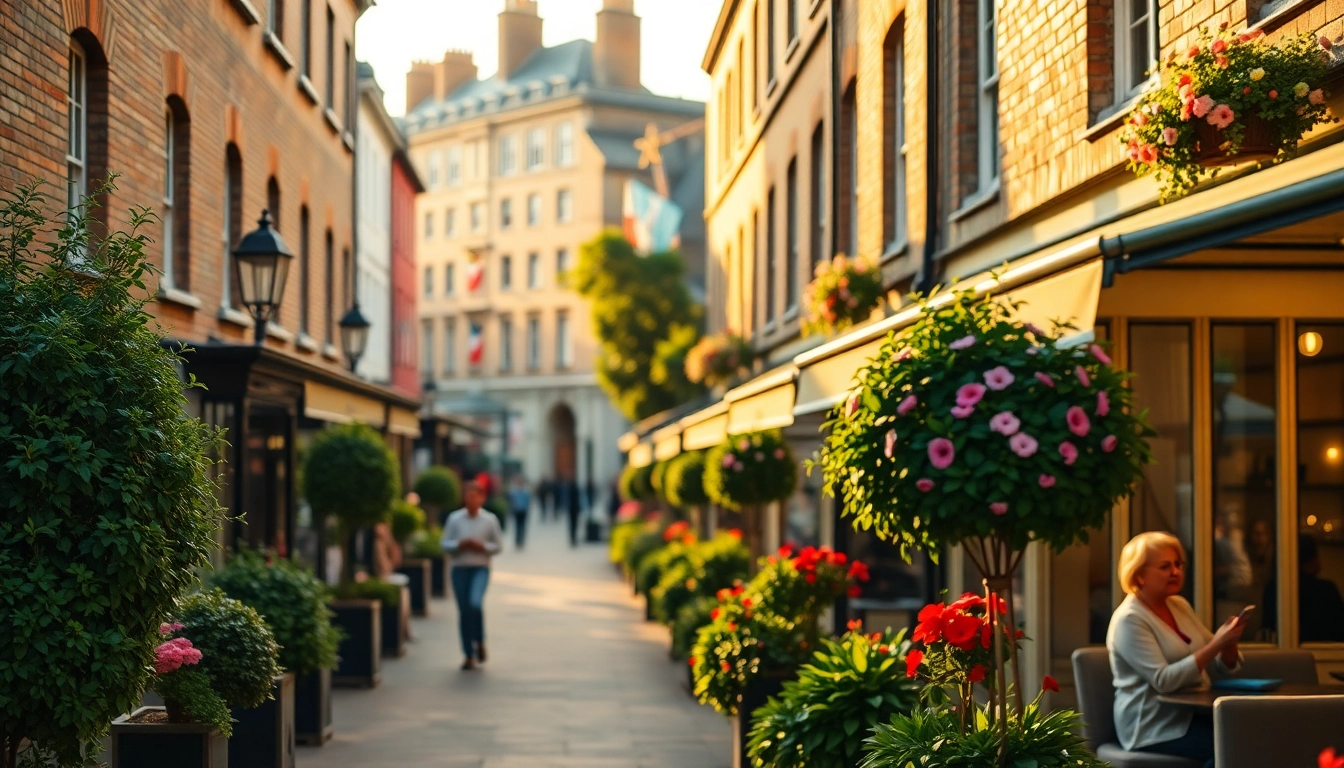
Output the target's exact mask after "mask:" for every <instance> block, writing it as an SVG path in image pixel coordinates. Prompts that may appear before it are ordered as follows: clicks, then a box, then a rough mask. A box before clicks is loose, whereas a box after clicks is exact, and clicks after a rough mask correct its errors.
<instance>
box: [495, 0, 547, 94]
mask: <svg viewBox="0 0 1344 768" xmlns="http://www.w3.org/2000/svg"><path fill="white" fill-rule="evenodd" d="M538 48H541V17H540V16H538V15H537V0H504V11H503V13H500V14H499V72H498V75H499V77H500V79H501V80H508V79H509V78H510V77H512V76H513V75H514V73H516V72H517V71H518V69H519V68H520V67H522V65H523V62H525V61H527V58H528V57H529V56H531V55H532V54H533V53H534V52H536V50H537V49H538Z"/></svg>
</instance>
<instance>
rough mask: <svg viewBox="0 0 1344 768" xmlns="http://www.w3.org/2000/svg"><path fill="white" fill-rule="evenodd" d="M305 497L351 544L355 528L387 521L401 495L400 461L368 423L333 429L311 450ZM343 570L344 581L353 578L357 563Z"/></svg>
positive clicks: (306, 466) (319, 437) (305, 469)
mask: <svg viewBox="0 0 1344 768" xmlns="http://www.w3.org/2000/svg"><path fill="white" fill-rule="evenodd" d="M303 492H304V495H305V496H306V497H307V499H308V503H309V504H311V505H312V508H313V512H314V513H315V514H317V515H318V516H319V517H328V516H332V517H335V518H336V519H337V520H338V521H339V523H340V526H339V528H338V530H339V531H340V539H341V541H343V542H347V543H348V541H349V539H350V537H351V536H353V535H354V532H355V530H356V529H358V528H361V527H363V526H366V525H373V524H374V523H379V522H383V521H384V520H386V519H387V516H388V513H389V511H390V510H391V509H392V502H393V501H394V500H395V499H396V498H397V497H398V496H400V495H401V475H400V472H399V471H398V469H397V459H396V456H394V455H393V453H392V451H391V449H389V448H388V447H387V444H386V443H384V442H383V438H382V436H381V435H379V434H378V433H377V432H376V431H374V429H373V428H372V427H370V426H368V425H366V424H342V425H340V426H335V427H330V428H328V429H325V430H323V431H322V432H319V433H318V435H317V437H315V438H313V443H312V445H311V446H309V448H308V457H307V459H305V461H304V465H303ZM346 560H347V561H348V560H349V558H346ZM342 569H343V573H342V575H341V580H342V581H349V580H350V579H352V578H353V577H354V570H353V563H350V562H346V563H345V564H344V565H343V566H342Z"/></svg>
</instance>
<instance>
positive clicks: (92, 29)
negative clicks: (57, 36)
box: [61, 0, 117, 64]
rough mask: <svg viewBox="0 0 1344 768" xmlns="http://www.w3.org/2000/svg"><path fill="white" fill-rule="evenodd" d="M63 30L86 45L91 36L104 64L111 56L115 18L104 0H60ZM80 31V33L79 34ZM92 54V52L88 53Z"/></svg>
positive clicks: (115, 31)
mask: <svg viewBox="0 0 1344 768" xmlns="http://www.w3.org/2000/svg"><path fill="white" fill-rule="evenodd" d="M61 10H62V12H63V14H64V16H65V31H66V32H68V33H70V35H71V36H72V37H76V39H78V40H79V43H80V44H81V45H84V46H86V48H87V47H88V44H89V43H88V40H86V39H83V38H86V37H87V38H92V39H93V40H94V41H95V42H96V44H97V48H98V49H99V52H100V54H101V55H102V56H103V62H102V63H104V64H106V63H107V62H108V61H110V60H111V59H112V58H113V52H114V51H115V49H116V40H117V18H116V16H115V15H113V13H112V9H111V8H110V7H109V3H108V2H107V1H106V0H62V2H61ZM81 33H82V34H81ZM89 55H90V56H92V55H93V54H92V52H90V54H89Z"/></svg>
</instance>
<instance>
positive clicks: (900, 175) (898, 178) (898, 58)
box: [891, 42, 908, 245]
mask: <svg viewBox="0 0 1344 768" xmlns="http://www.w3.org/2000/svg"><path fill="white" fill-rule="evenodd" d="M892 60H893V61H892V69H893V71H892V75H891V76H892V87H893V89H894V90H893V93H892V96H893V98H892V101H893V102H895V103H894V105H893V109H894V110H895V114H894V115H893V116H892V120H893V122H892V126H893V128H894V130H893V131H892V134H893V135H892V152H893V153H894V155H893V156H894V157H895V166H894V168H893V169H892V170H893V173H892V184H891V186H892V189H891V202H892V205H893V206H894V210H893V211H892V213H893V214H894V216H895V218H894V222H895V224H894V226H893V227H892V238H891V241H892V244H893V245H895V244H898V243H903V242H905V239H906V227H907V226H908V220H907V211H906V207H907V205H908V201H907V200H906V189H907V187H906V177H905V159H906V146H905V44H904V43H903V42H898V43H897V44H896V50H894V51H892Z"/></svg>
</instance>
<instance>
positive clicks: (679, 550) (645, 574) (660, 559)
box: [635, 522, 695, 600]
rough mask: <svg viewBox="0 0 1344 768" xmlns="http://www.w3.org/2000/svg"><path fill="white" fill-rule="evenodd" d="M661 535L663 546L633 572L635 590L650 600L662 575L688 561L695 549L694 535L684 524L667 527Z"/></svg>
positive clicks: (647, 557)
mask: <svg viewBox="0 0 1344 768" xmlns="http://www.w3.org/2000/svg"><path fill="white" fill-rule="evenodd" d="M662 535H663V541H664V544H665V546H663V547H661V548H659V549H657V550H655V551H653V552H651V553H650V554H649V555H648V556H646V557H644V558H643V559H642V560H640V561H639V569H638V570H637V571H635V589H636V590H637V591H638V592H639V593H640V594H641V595H644V596H645V597H648V598H650V600H652V594H653V589H654V587H656V586H658V582H659V581H661V580H662V578H663V574H664V573H665V572H666V571H668V570H669V569H670V568H673V567H675V566H677V565H678V564H680V563H682V562H684V561H686V560H687V559H689V558H690V556H691V550H692V549H693V548H694V547H695V534H694V533H692V532H691V530H690V526H689V525H687V524H686V523H684V522H675V523H673V524H671V525H669V526H668V527H667V528H666V529H664V530H663V534H662Z"/></svg>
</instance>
